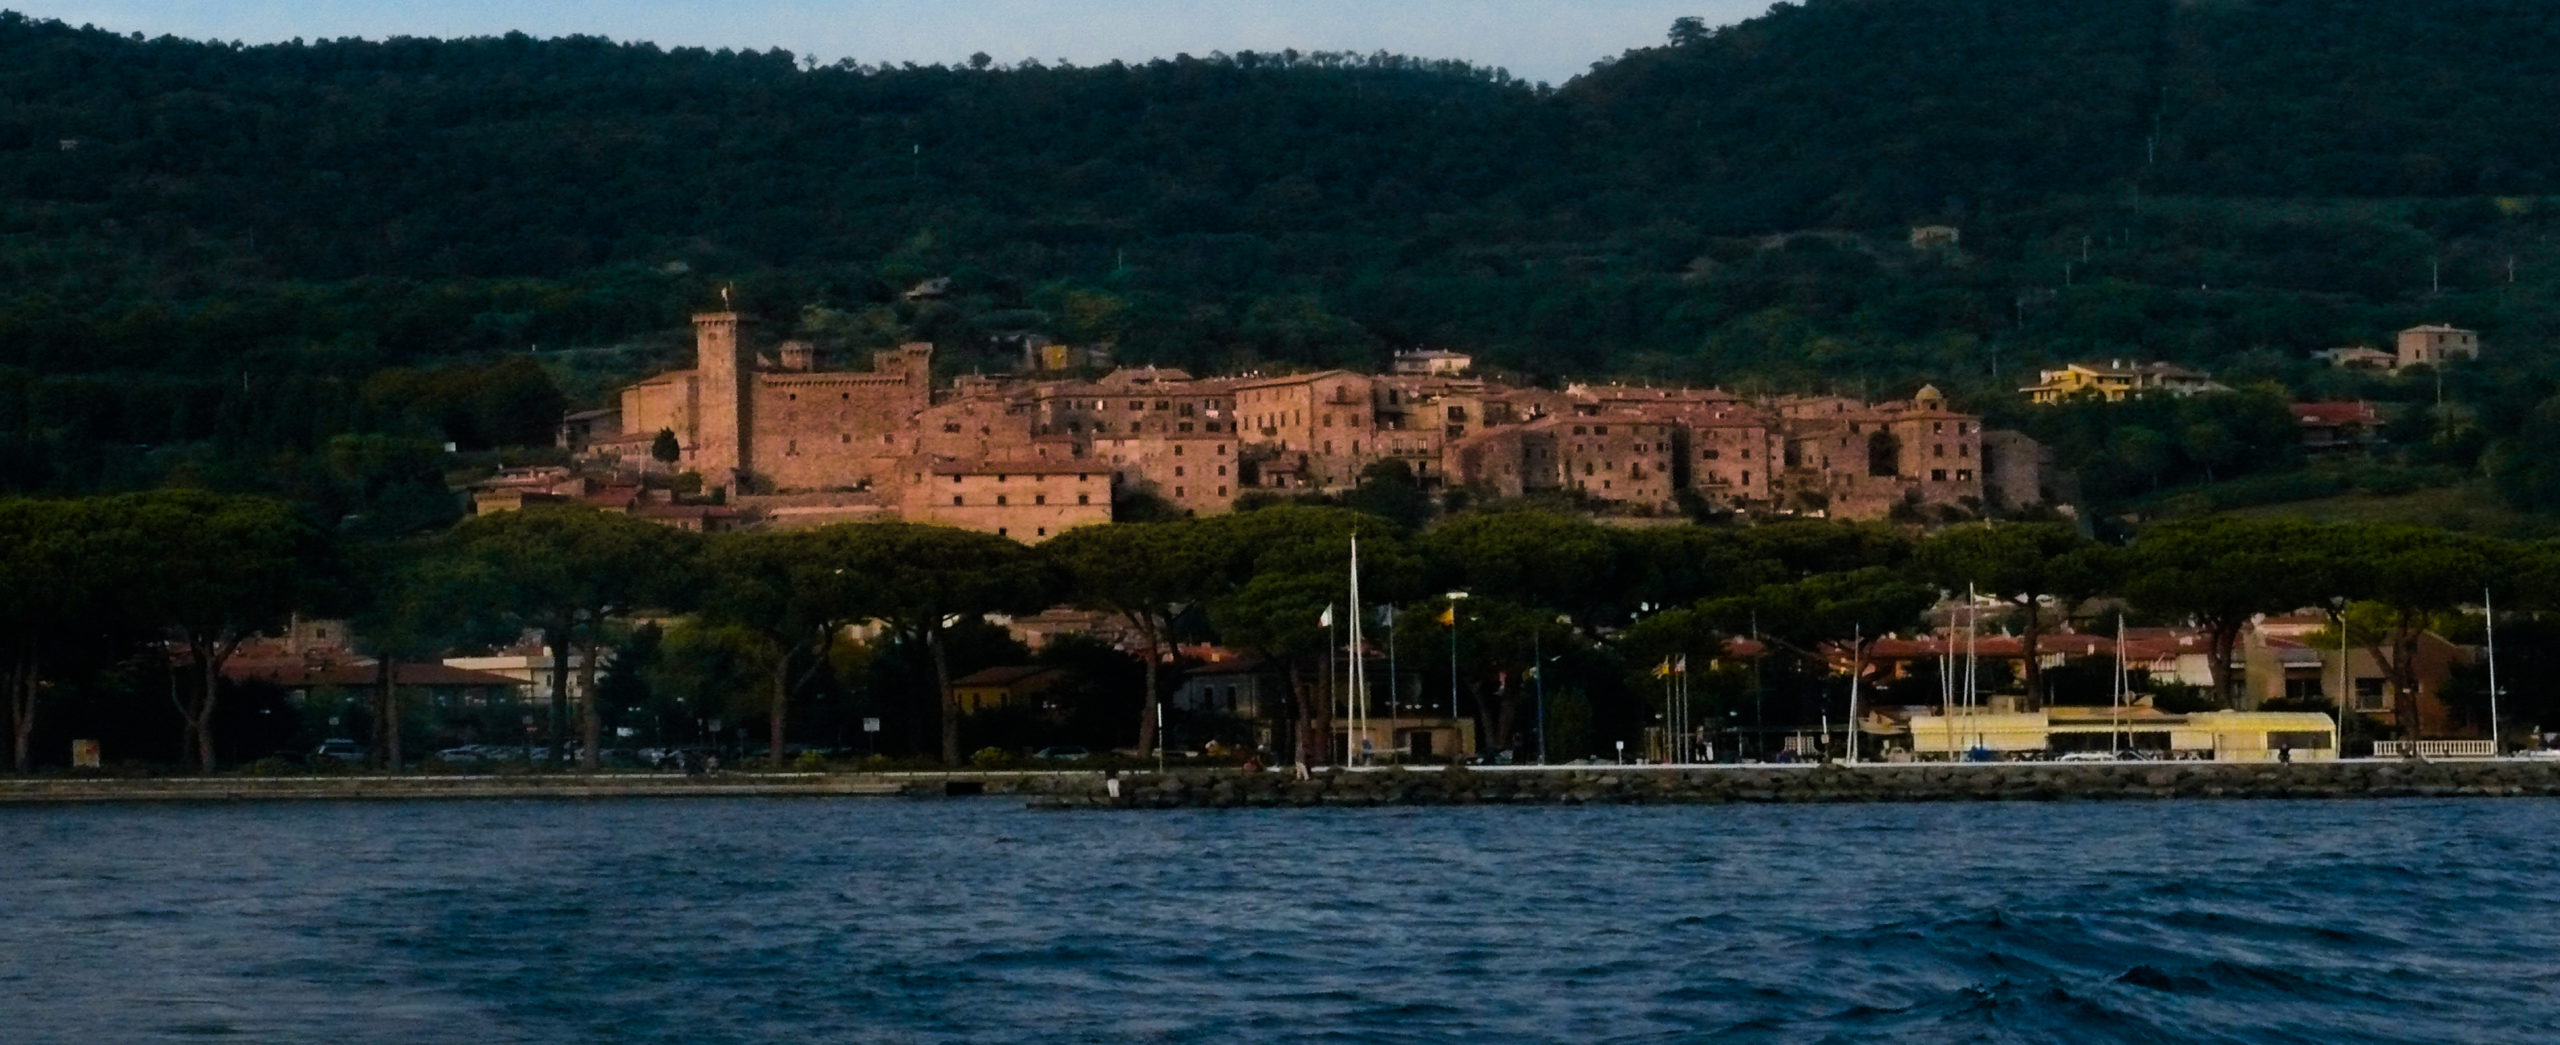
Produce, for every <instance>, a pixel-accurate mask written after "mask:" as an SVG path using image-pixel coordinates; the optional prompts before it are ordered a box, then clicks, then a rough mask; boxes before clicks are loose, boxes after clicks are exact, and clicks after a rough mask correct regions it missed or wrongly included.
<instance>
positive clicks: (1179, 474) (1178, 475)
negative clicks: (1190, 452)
mask: <svg viewBox="0 0 2560 1045" xmlns="http://www.w3.org/2000/svg"><path fill="white" fill-rule="evenodd" d="M1182 475H1183V472H1182V466H1181V465H1175V466H1173V476H1174V478H1176V479H1179V478H1181V477H1182Z"/></svg>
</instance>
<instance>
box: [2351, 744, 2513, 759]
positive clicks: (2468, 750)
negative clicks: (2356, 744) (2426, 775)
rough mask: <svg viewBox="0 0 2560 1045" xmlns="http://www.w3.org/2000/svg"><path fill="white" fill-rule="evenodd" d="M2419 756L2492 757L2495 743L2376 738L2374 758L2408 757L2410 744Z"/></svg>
mask: <svg viewBox="0 0 2560 1045" xmlns="http://www.w3.org/2000/svg"><path fill="white" fill-rule="evenodd" d="M2413 745H2414V746H2415V748H2416V754H2417V757H2419V758H2494V757H2496V756H2497V754H2498V748H2497V745H2496V744H2494V743H2492V742H2490V741H2486V740H2415V741H2412V740H2377V741H2374V742H2373V757H2375V758H2408V757H2409V756H2410V749H2411V747H2412V746H2413Z"/></svg>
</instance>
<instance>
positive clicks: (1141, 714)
mask: <svg viewBox="0 0 2560 1045" xmlns="http://www.w3.org/2000/svg"><path fill="white" fill-rule="evenodd" d="M1140 633H1141V634H1143V635H1145V636H1146V637H1147V694H1146V699H1144V700H1141V701H1139V702H1138V753H1139V754H1141V755H1144V754H1146V753H1147V752H1149V751H1153V750H1155V746H1156V714H1157V712H1156V702H1157V701H1159V700H1162V699H1164V696H1163V691H1162V690H1159V689H1157V688H1156V662H1158V661H1161V660H1163V659H1164V649H1163V643H1162V642H1160V641H1158V640H1157V639H1156V631H1155V629H1154V628H1152V627H1143V626H1142V629H1141V632H1140Z"/></svg>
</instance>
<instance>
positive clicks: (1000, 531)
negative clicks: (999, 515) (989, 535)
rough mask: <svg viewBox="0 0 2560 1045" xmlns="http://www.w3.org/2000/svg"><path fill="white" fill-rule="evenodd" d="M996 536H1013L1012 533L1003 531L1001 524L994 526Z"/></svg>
mask: <svg viewBox="0 0 2560 1045" xmlns="http://www.w3.org/2000/svg"><path fill="white" fill-rule="evenodd" d="M996 536H998V537H1011V536H1013V535H1012V534H1009V533H1006V532H1005V530H1004V527H1002V526H998V527H996Z"/></svg>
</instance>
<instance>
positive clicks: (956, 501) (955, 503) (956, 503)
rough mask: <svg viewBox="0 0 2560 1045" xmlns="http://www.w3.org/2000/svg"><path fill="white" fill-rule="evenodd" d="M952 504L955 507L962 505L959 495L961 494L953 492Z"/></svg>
mask: <svg viewBox="0 0 2560 1045" xmlns="http://www.w3.org/2000/svg"><path fill="white" fill-rule="evenodd" d="M951 506H952V507H954V508H958V507H960V495H959V494H956V493H955V494H952V495H951Z"/></svg>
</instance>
